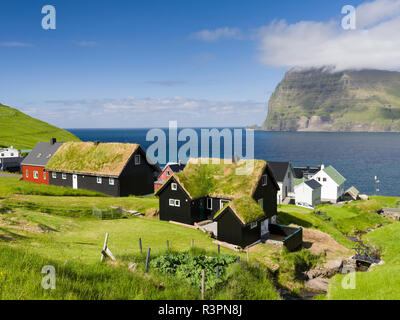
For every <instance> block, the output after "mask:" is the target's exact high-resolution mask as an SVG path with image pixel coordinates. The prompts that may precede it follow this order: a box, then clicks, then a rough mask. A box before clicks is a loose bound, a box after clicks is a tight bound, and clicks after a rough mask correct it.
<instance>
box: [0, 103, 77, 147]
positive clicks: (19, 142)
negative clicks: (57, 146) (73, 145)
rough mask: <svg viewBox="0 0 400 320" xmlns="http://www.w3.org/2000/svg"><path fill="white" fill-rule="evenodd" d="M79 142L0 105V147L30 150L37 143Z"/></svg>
mask: <svg viewBox="0 0 400 320" xmlns="http://www.w3.org/2000/svg"><path fill="white" fill-rule="evenodd" d="M52 137H54V138H57V140H58V141H80V140H79V139H78V138H77V137H76V136H75V135H73V134H72V133H70V132H68V131H66V130H63V129H60V128H57V127H55V126H52V125H50V124H48V123H46V122H43V121H40V120H37V119H35V118H32V117H30V116H28V115H26V114H24V113H22V112H20V111H18V110H17V109H14V108H10V107H7V106H5V105H2V104H0V147H1V146H5V147H9V146H14V147H15V148H19V149H31V148H33V147H34V146H35V145H36V143H38V142H39V141H48V140H50V138H52Z"/></svg>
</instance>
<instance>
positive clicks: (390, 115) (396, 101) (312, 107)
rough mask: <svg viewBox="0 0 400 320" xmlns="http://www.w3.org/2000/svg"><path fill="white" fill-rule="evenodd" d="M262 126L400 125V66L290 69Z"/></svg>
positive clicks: (282, 128) (338, 128) (356, 128)
mask: <svg viewBox="0 0 400 320" xmlns="http://www.w3.org/2000/svg"><path fill="white" fill-rule="evenodd" d="M263 129H266V130H270V131H371V132H373V131H377V132H378V131H396V132H399V131H400V72H390V71H379V70H361V71H352V70H349V71H341V72H331V71H329V70H327V69H309V70H298V69H291V70H289V71H288V72H287V73H286V75H285V77H284V79H283V80H282V82H281V83H280V84H279V85H278V86H277V88H276V90H275V92H274V93H273V94H272V96H271V98H270V100H269V105H268V117H267V119H266V121H265V122H264V124H263Z"/></svg>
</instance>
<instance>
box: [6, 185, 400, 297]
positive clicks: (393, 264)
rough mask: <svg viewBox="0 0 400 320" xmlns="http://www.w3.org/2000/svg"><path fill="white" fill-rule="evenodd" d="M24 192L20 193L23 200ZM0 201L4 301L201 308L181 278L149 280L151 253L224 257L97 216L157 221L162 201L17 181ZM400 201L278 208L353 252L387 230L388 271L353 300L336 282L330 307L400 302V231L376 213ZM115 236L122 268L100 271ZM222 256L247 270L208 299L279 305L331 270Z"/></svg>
mask: <svg viewBox="0 0 400 320" xmlns="http://www.w3.org/2000/svg"><path fill="white" fill-rule="evenodd" d="M15 190H17V191H18V190H20V192H19V193H17V194H15V193H14V192H15ZM21 190H22V191H21ZM73 191H77V190H73ZM0 192H1V197H2V198H3V199H2V200H1V199H0V298H1V299H199V298H200V290H199V289H198V288H197V287H196V286H193V285H190V284H189V283H188V282H182V281H179V279H178V278H177V277H175V276H173V275H166V274H162V273H160V272H159V271H158V270H157V269H155V268H150V269H149V271H148V273H146V274H145V273H144V261H145V252H147V249H148V248H151V258H155V257H157V256H160V255H164V254H165V253H166V241H167V240H168V241H169V248H170V250H173V251H176V252H191V254H193V249H192V248H191V244H192V240H193V241H194V245H195V247H196V248H198V250H197V249H196V250H197V251H199V252H202V253H203V254H205V255H207V256H215V255H216V254H217V247H216V245H215V244H213V243H212V239H211V238H209V237H208V235H207V234H205V233H203V232H201V231H199V230H192V229H188V228H184V227H181V226H178V225H174V224H171V223H168V222H165V221H159V220H158V219H157V217H153V216H152V214H148V215H147V216H145V217H128V218H126V219H118V220H100V219H97V218H96V217H94V216H93V215H92V208H93V206H97V207H109V206H120V207H123V208H125V209H128V210H137V211H140V212H145V213H147V212H152V213H153V212H154V211H155V210H157V208H158V199H157V198H155V197H126V198H112V197H107V196H104V195H100V194H95V193H90V192H87V191H84V190H79V192H80V193H79V194H75V195H71V194H70V192H71V190H68V188H62V187H49V186H40V185H34V184H30V183H24V182H22V181H19V180H18V179H15V178H0ZM398 200H399V199H396V198H384V197H374V198H372V199H371V200H369V202H366V201H359V202H353V203H350V204H348V205H346V206H345V207H343V208H340V207H333V206H321V207H320V208H318V209H319V210H321V211H324V212H326V213H327V216H326V217H325V216H320V215H315V214H314V213H312V211H311V210H308V209H304V208H299V207H295V206H281V207H280V208H279V211H280V212H281V213H280V216H279V221H280V223H285V224H297V225H301V226H303V227H305V228H311V229H317V230H320V231H322V232H325V233H327V234H329V235H331V236H332V237H333V238H334V239H335V240H336V241H338V242H339V243H340V244H342V245H344V246H345V247H347V248H351V247H352V245H353V243H352V242H351V241H350V240H349V239H348V238H347V237H346V234H347V233H349V234H353V233H355V232H357V231H363V230H368V229H371V228H374V227H376V225H380V224H382V225H384V226H383V227H381V228H379V229H377V230H375V231H373V232H370V233H368V234H367V235H365V236H364V238H365V240H366V241H368V243H371V244H374V245H376V246H378V247H379V248H381V249H382V252H383V259H384V260H385V262H386V264H385V265H383V266H379V267H376V269H375V270H374V271H371V272H367V273H362V274H359V273H357V288H360V289H359V290H356V291H352V292H349V291H344V290H342V289H341V286H340V285H339V282H340V279H341V276H336V277H335V278H333V280H332V281H331V286H330V290H329V294H328V295H327V298H329V299H352V298H359V299H364V298H365V299H372V298H378V299H379V298H385V299H386V298H396V297H395V296H396V294H397V292H396V290H392V291H393V293H390V292H389V291H390V290H391V289H390V288H391V286H392V285H393V284H392V282H393V283H395V284H397V283H398V282H397V281H398V280H399V279H397V276H391V275H393V274H394V273H398V272H397V270H398V269H399V258H398V257H397V252H399V250H398V249H399V248H398V243H399V241H398V240H399V239H398V238H399V237H400V236H399V235H400V230H399V225H400V224H399V223H392V222H390V221H388V220H386V219H382V218H380V217H379V216H378V215H377V214H374V213H373V212H372V211H373V210H375V207H377V206H397V201H398ZM370 211H371V212H370ZM107 232H108V233H109V234H110V237H109V248H110V249H111V250H112V252H113V254H114V255H115V256H116V258H117V260H118V262H117V263H113V264H110V263H105V264H100V251H101V249H102V246H103V242H104V237H105V234H106V233H107ZM139 238H141V239H142V245H143V253H142V254H140V253H139ZM196 250H195V252H196ZM221 253H222V254H231V255H232V254H233V255H237V256H240V259H241V261H242V263H241V264H236V263H235V264H233V265H231V266H230V267H228V269H227V270H226V272H224V275H223V277H224V279H223V280H224V281H221V282H220V283H218V284H217V285H216V286H215V287H213V288H211V289H209V290H207V292H206V297H207V298H209V299H280V297H279V295H278V293H277V290H276V288H277V287H279V288H285V289H288V290H290V291H291V292H292V293H293V294H296V293H298V292H299V291H300V290H301V289H302V282H301V280H300V279H299V277H298V274H299V271H302V270H307V269H308V268H310V267H313V266H315V265H316V263H318V262H322V261H323V260H324V259H323V257H318V256H315V255H312V254H310V253H309V251H308V250H306V249H303V250H301V251H298V252H295V253H288V252H284V253H280V251H279V250H277V249H276V248H275V247H273V246H268V245H258V246H256V247H254V248H252V250H251V251H250V259H251V263H250V264H247V263H246V262H245V261H246V254H244V253H236V252H234V251H231V250H229V249H226V248H221ZM128 262H135V263H137V270H136V271H135V273H131V272H130V271H129V270H128ZM253 263H257V264H258V267H255V266H253V265H252V264H253ZM44 265H53V266H55V268H56V272H57V288H56V290H44V289H43V288H42V287H41V280H42V278H43V276H44V275H43V274H42V273H41V268H42V267H43V266H44ZM274 266H278V267H279V272H278V273H276V272H275V273H274V274H273V273H272V272H271V271H269V270H270V269H272V268H273V267H274ZM390 277H392V278H390ZM373 279H377V280H376V281H375V280H373ZM391 281H392V282H391ZM380 282H382V283H383V285H382V286H380ZM320 298H322V296H321V297H320Z"/></svg>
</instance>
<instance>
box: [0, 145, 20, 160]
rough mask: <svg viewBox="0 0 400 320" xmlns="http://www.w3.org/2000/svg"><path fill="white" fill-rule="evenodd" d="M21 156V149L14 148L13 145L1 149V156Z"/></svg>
mask: <svg viewBox="0 0 400 320" xmlns="http://www.w3.org/2000/svg"><path fill="white" fill-rule="evenodd" d="M19 157H21V151H20V150H18V149H14V147H13V146H11V147H10V148H5V149H2V150H0V158H19Z"/></svg>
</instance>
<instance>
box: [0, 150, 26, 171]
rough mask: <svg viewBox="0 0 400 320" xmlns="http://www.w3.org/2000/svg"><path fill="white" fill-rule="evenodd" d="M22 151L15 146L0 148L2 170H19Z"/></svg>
mask: <svg viewBox="0 0 400 320" xmlns="http://www.w3.org/2000/svg"><path fill="white" fill-rule="evenodd" d="M22 160H23V157H22V156H21V151H20V150H18V149H14V148H13V147H10V148H5V149H2V150H0V171H4V170H11V171H15V170H19V168H20V165H21V161H22Z"/></svg>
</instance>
